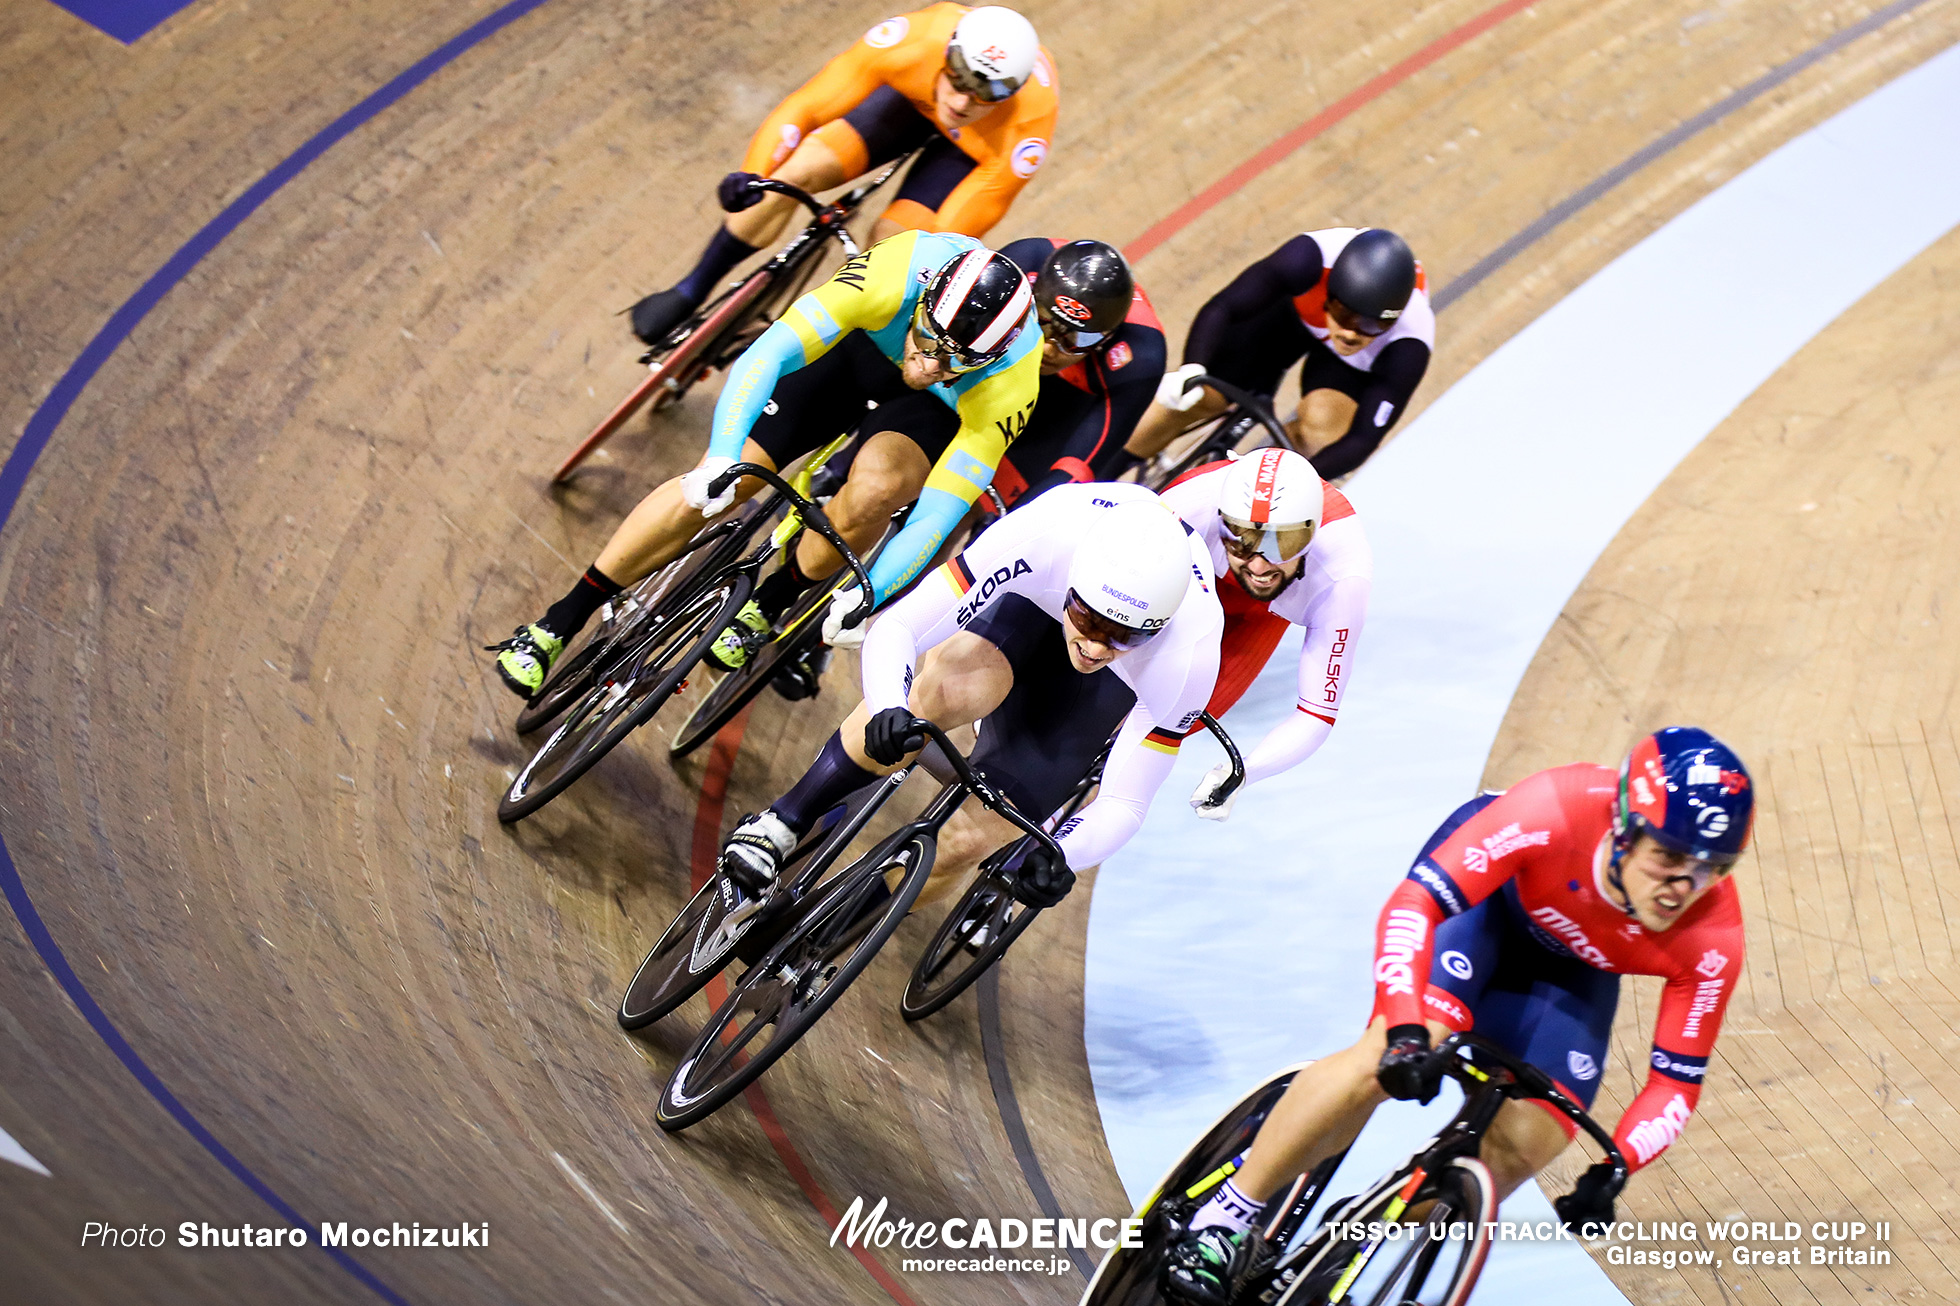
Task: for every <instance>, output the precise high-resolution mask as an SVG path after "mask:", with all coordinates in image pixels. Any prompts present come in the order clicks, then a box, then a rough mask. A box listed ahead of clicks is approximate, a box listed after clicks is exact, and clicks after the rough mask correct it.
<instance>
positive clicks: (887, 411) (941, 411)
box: [864, 369, 960, 467]
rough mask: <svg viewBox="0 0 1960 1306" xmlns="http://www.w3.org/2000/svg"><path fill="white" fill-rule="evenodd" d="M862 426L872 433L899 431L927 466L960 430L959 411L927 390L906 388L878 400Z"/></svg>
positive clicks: (932, 463) (929, 465) (937, 459)
mask: <svg viewBox="0 0 1960 1306" xmlns="http://www.w3.org/2000/svg"><path fill="white" fill-rule="evenodd" d="M894 370H896V369H894ZM864 429H865V430H867V431H869V432H871V433H873V434H874V435H875V434H877V433H879V432H883V431H896V432H898V433H899V434H900V435H903V436H904V437H905V438H907V439H908V440H910V441H911V442H912V443H913V444H916V445H918V446H919V452H920V453H923V454H924V455H925V456H926V466H927V467H932V466H935V465H937V464H938V462H939V456H940V455H941V454H943V453H945V452H946V448H947V446H948V445H950V444H952V443H953V437H954V436H956V435H958V434H959V433H960V415H959V414H958V413H956V412H954V411H953V409H952V408H951V407H950V406H949V405H948V404H947V403H946V401H945V400H943V399H941V398H940V397H939V396H938V395H936V394H934V393H933V392H932V391H930V390H906V391H904V392H903V393H901V394H898V395H896V396H894V397H892V398H891V399H887V400H881V401H880V402H879V404H878V411H877V412H875V413H872V414H871V415H869V416H868V417H866V418H865V419H864Z"/></svg>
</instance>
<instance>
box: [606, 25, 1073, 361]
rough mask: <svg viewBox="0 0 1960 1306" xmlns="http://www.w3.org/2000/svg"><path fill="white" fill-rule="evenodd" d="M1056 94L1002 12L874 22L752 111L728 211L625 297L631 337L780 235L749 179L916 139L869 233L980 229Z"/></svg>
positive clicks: (724, 202) (845, 177) (822, 177)
mask: <svg viewBox="0 0 1960 1306" xmlns="http://www.w3.org/2000/svg"><path fill="white" fill-rule="evenodd" d="M1059 103H1060V96H1059V91H1058V88H1057V85H1056V78H1055V64H1054V60H1053V59H1052V58H1051V57H1050V56H1049V54H1048V52H1047V51H1046V50H1044V49H1042V48H1041V44H1040V41H1039V40H1038V39H1037V38H1036V36H1035V32H1034V26H1033V25H1032V24H1031V23H1029V22H1028V20H1027V19H1025V18H1023V17H1022V16H1021V15H1020V14H1017V13H1015V12H1014V11H1013V10H1012V9H1004V8H1002V7H1000V6H998V5H983V6H981V7H980V8H977V9H969V8H968V7H967V6H965V5H960V4H952V3H949V2H942V3H940V4H935V5H930V6H928V7H927V8H924V9H921V10H918V11H917V12H915V13H910V14H900V15H899V16H898V17H896V18H887V19H886V20H885V21H884V22H882V23H879V24H878V25H877V26H876V27H874V28H872V29H871V30H870V31H868V32H866V33H865V34H864V38H863V39H862V40H860V41H858V42H857V43H856V44H854V45H853V46H851V48H850V49H848V50H846V51H845V52H844V53H842V54H840V55H838V56H837V57H836V58H835V59H832V60H831V61H830V62H829V63H827V64H825V65H824V67H823V70H822V71H821V72H819V73H818V74H817V75H816V76H815V77H812V78H811V79H810V80H809V81H807V82H805V83H804V84H803V85H802V86H801V87H799V88H798V89H797V90H796V91H795V92H794V93H793V94H792V95H791V96H790V97H789V98H788V99H787V100H784V101H783V102H782V103H781V104H780V105H778V106H777V107H776V111H775V112H774V113H772V114H770V115H769V117H768V118H766V119H765V120H764V121H763V123H762V126H761V127H760V128H759V129H758V130H757V131H756V134H755V137H754V139H752V140H751V141H750V142H749V150H748V154H747V155H746V156H745V157H744V158H743V160H742V170H741V171H739V172H731V173H729V174H728V175H727V176H726V177H724V178H722V181H721V185H720V187H719V188H718V190H717V196H718V198H719V199H720V201H721V206H722V208H723V209H725V210H727V211H728V214H729V217H728V220H727V221H726V222H724V223H723V224H722V226H721V229H720V230H718V231H717V232H715V235H714V239H713V240H711V241H709V242H708V247H707V249H706V250H704V251H703V252H702V254H701V258H700V261H699V262H697V263H696V264H695V266H694V270H693V271H692V272H690V273H688V274H687V276H685V277H683V278H681V280H680V281H679V282H678V283H676V284H675V285H674V286H672V287H671V288H669V289H667V290H662V291H657V292H655V293H654V294H651V295H648V296H647V297H646V298H645V299H642V300H641V301H640V302H639V303H637V304H635V305H634V306H633V331H634V334H636V335H638V336H639V337H640V339H642V340H644V341H646V342H647V343H648V344H652V343H654V342H656V341H658V340H659V339H660V338H661V337H662V336H665V335H666V334H667V333H668V332H669V331H671V330H673V329H674V328H675V327H676V326H678V325H679V324H680V323H681V322H682V321H684V320H685V319H686V318H687V316H688V314H690V313H692V312H693V311H694V310H695V309H696V308H698V307H699V306H700V305H701V302H702V301H703V300H705V299H706V298H707V297H708V296H709V294H710V293H712V292H713V290H714V287H715V283H716V282H718V281H720V280H721V279H722V278H723V277H725V276H727V275H728V274H729V273H730V272H732V271H733V270H734V269H735V268H736V267H737V266H738V265H740V264H741V262H742V261H743V260H744V259H746V258H748V257H749V256H750V255H751V254H754V253H756V252H757V251H758V250H760V249H762V248H764V247H765V246H767V245H770V244H772V243H774V242H775V240H776V238H777V237H778V236H780V235H781V234H782V230H783V227H784V226H785V225H786V224H787V223H788V222H789V219H790V216H791V214H792V213H794V212H795V210H796V202H795V201H794V200H791V199H789V198H788V197H787V196H783V195H776V194H773V193H771V192H767V191H760V190H756V189H755V188H754V186H753V183H754V182H755V181H756V180H758V179H759V178H762V177H773V178H775V179H777V180H779V181H786V182H789V183H791V184H793V185H796V186H799V187H801V188H802V189H804V190H806V191H810V192H812V193H816V192H819V191H826V190H831V189H834V188H835V187H838V186H841V185H843V184H844V183H845V182H848V181H850V180H852V179H853V178H856V177H860V176H863V175H864V174H865V173H867V172H870V171H871V170H872V169H874V168H877V167H881V166H883V165H884V164H886V163H889V162H890V161H891V160H893V159H896V158H900V157H903V156H904V155H905V154H907V153H908V152H910V151H911V150H913V149H918V148H919V147H921V146H923V147H924V148H923V149H922V150H921V152H920V154H919V157H918V158H917V159H916V160H914V162H913V164H912V167H911V169H910V171H908V172H907V173H906V176H905V181H904V183H903V184H902V185H901V186H900V188H899V192H898V195H897V197H896V198H894V199H893V200H892V202H891V204H890V205H888V206H887V207H886V209H885V212H884V214H883V215H882V216H881V217H880V218H879V219H878V223H877V226H876V227H875V228H873V230H872V233H871V238H872V241H878V240H883V239H884V238H885V237H886V236H889V235H891V234H893V233H894V232H899V231H906V230H911V229H917V230H921V231H951V232H958V233H960V234H962V235H967V236H976V237H977V236H984V235H985V234H986V233H987V231H988V230H989V229H990V228H991V227H992V226H993V225H994V224H995V223H996V222H998V221H1000V219H1001V217H1002V216H1003V215H1004V214H1006V212H1007V209H1008V206H1009V205H1011V204H1012V203H1013V202H1014V197H1015V196H1016V195H1018V194H1020V192H1021V188H1022V187H1023V186H1025V185H1027V184H1028V179H1029V178H1031V177H1033V176H1034V174H1035V171H1036V170H1037V169H1039V168H1040V167H1041V165H1042V162H1043V161H1044V160H1045V159H1046V158H1047V157H1048V144H1049V141H1050V140H1051V139H1053V137H1054V132H1055V115H1056V111H1057V107H1058V105H1059Z"/></svg>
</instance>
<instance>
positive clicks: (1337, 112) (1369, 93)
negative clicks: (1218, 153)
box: [1123, 0, 1537, 263]
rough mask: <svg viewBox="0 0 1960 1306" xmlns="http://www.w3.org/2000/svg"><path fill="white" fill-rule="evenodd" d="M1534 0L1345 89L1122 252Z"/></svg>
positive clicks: (1207, 207)
mask: <svg viewBox="0 0 1960 1306" xmlns="http://www.w3.org/2000/svg"><path fill="white" fill-rule="evenodd" d="M1535 3H1537V0H1504V3H1503V4H1500V5H1496V6H1494V7H1493V8H1490V9H1486V10H1485V11H1484V12H1483V13H1481V14H1478V15H1477V16H1476V17H1475V18H1472V19H1471V20H1470V21H1469V22H1467V23H1465V24H1464V25H1463V26H1461V27H1459V28H1457V29H1456V30H1455V31H1453V32H1450V33H1448V34H1447V35H1445V36H1440V37H1438V38H1437V39H1436V40H1434V41H1431V42H1430V43H1429V44H1428V45H1426V46H1424V47H1423V48H1422V49H1420V50H1418V51H1416V52H1415V53H1414V54H1412V55H1410V56H1409V57H1408V58H1407V59H1404V60H1403V61H1402V62H1401V63H1399V64H1396V65H1395V66H1394V67H1393V68H1391V69H1389V70H1388V71H1387V72H1385V73H1383V74H1381V75H1380V76H1379V77H1376V78H1374V79H1373V80H1371V81H1368V82H1365V83H1363V84H1362V85H1361V86H1360V87H1358V88H1356V89H1355V90H1352V91H1349V92H1348V93H1347V94H1346V95H1344V96H1342V97H1341V98H1340V99H1338V100H1336V101H1334V103H1332V104H1330V105H1328V106H1327V107H1326V108H1325V109H1322V110H1321V111H1320V112H1319V113H1317V114H1315V115H1314V116H1313V117H1311V118H1309V119H1307V120H1306V121H1305V122H1303V123H1301V124H1300V125H1299V126H1298V127H1295V128H1294V129H1293V130H1292V131H1290V132H1288V133H1286V135H1284V136H1282V137H1280V138H1279V139H1278V140H1276V141H1274V142H1273V143H1272V144H1271V145H1268V146H1267V147H1266V148H1265V149H1263V150H1261V151H1259V153H1257V154H1255V155H1253V156H1252V157H1251V158H1249V159H1247V160H1246V161H1245V162H1244V163H1241V164H1240V165H1239V166H1238V167H1236V168H1234V169H1232V170H1231V171H1230V172H1228V173H1226V174H1225V175H1224V176H1223V177H1220V178H1219V179H1218V180H1217V181H1215V182H1213V183H1212V184H1211V185H1209V186H1207V187H1205V188H1204V189H1203V190H1201V191H1199V192H1198V193H1197V194H1196V195H1194V196H1192V197H1191V198H1190V199H1188V200H1186V201H1185V202H1184V203H1183V204H1182V205H1180V206H1179V207H1178V208H1177V210H1176V211H1174V212H1173V213H1172V214H1171V215H1170V216H1169V217H1167V218H1165V219H1163V220H1162V221H1160V222H1159V223H1157V225H1156V226H1154V227H1152V228H1150V230H1148V231H1146V232H1144V233H1143V234H1142V235H1141V236H1138V237H1137V238H1136V239H1135V240H1133V241H1131V242H1130V245H1129V248H1127V249H1125V250H1124V251H1123V253H1124V254H1125V255H1126V256H1128V258H1129V260H1130V261H1131V262H1132V263H1134V262H1136V261H1137V260H1138V259H1141V258H1145V257H1147V256H1148V255H1150V254H1151V253H1153V252H1154V251H1155V250H1156V249H1157V247H1158V246H1159V245H1162V244H1163V243H1164V242H1165V241H1167V240H1169V239H1170V238H1171V237H1172V236H1175V235H1176V234H1177V233H1178V232H1180V231H1182V230H1184V229H1185V228H1186V227H1188V226H1190V225H1191V224H1192V223H1193V222H1196V221H1197V220H1198V219H1199V218H1200V217H1202V216H1204V215H1205V214H1206V213H1208V212H1210V211H1211V210H1212V209H1213V208H1215V207H1217V206H1218V205H1219V204H1221V203H1223V202H1224V201H1225V200H1226V199H1227V198H1229V197H1230V196H1232V195H1233V194H1235V193H1237V192H1238V191H1239V190H1240V189H1242V188H1243V187H1244V186H1245V184H1246V183H1247V182H1249V181H1251V180H1252V179H1253V178H1254V177H1257V176H1258V175H1259V174H1260V173H1262V172H1264V171H1266V170H1267V169H1268V168H1270V167H1272V166H1273V165H1274V164H1276V163H1278V162H1279V161H1280V160H1281V159H1284V158H1285V157H1286V156H1287V155H1289V154H1291V153H1293V151H1295V150H1297V149H1299V148H1300V147H1301V146H1302V145H1305V144H1306V143H1307V142H1308V141H1310V140H1312V139H1313V138H1314V137H1316V136H1318V135H1320V134H1321V133H1322V132H1324V131H1326V130H1327V129H1328V128H1329V127H1332V126H1333V125H1334V124H1335V123H1337V122H1339V121H1341V120H1342V119H1343V118H1345V117H1347V116H1348V115H1349V114H1351V113H1353V112H1354V111H1355V110H1356V109H1359V108H1360V107H1361V106H1362V105H1364V104H1367V103H1368V102H1369V101H1370V100H1373V99H1376V98H1377V97H1379V96H1381V95H1382V94H1383V93H1384V92H1386V91H1388V90H1389V89H1390V88H1392V87H1394V86H1396V85H1398V84H1399V83H1401V82H1404V81H1407V80H1408V79H1409V78H1410V77H1413V76H1414V75H1415V74H1417V73H1419V72H1421V71H1422V70H1423V69H1425V68H1427V67H1428V66H1429V65H1430V64H1433V63H1435V62H1436V61H1437V60H1438V59H1441V58H1442V57H1443V56H1444V55H1446V54H1448V53H1449V52H1450V51H1452V50H1454V49H1456V48H1457V47H1458V46H1460V45H1462V44H1464V43H1465V42H1467V41H1470V40H1473V39H1475V38H1476V37H1479V36H1481V35H1483V34H1484V33H1485V32H1488V31H1489V30H1490V29H1491V28H1493V27H1495V26H1497V25H1498V24H1499V23H1501V22H1503V21H1504V20H1505V19H1507V18H1509V17H1511V16H1512V15H1513V14H1515V13H1517V12H1518V11H1519V10H1522V9H1528V8H1530V7H1531V6H1532V5H1533V4H1535Z"/></svg>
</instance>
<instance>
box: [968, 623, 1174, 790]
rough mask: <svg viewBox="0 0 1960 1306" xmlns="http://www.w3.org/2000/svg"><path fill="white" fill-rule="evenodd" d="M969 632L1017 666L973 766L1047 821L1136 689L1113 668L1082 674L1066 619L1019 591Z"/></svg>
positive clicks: (985, 726) (982, 729)
mask: <svg viewBox="0 0 1960 1306" xmlns="http://www.w3.org/2000/svg"><path fill="white" fill-rule="evenodd" d="M967 630H968V631H969V632H970V633H972V634H975V635H978V636H980V637H981V638H982V639H985V640H987V641H988V642H989V643H992V644H993V645H994V646H995V647H996V648H998V649H1000V651H1001V653H1002V654H1003V655H1004V656H1005V657H1006V658H1007V662H1008V665H1009V666H1011V667H1013V668H1014V687H1013V688H1012V689H1010V690H1008V691H1007V697H1006V698H1005V699H1003V700H1002V702H1001V705H1000V706H999V707H997V708H995V709H994V710H993V711H992V712H991V713H989V714H988V715H987V717H986V718H985V719H984V720H983V721H981V723H980V726H979V733H980V742H979V743H978V744H976V745H975V746H974V750H973V763H974V765H975V766H977V767H979V768H980V769H981V770H982V771H985V772H986V773H987V777H988V778H989V779H990V780H992V781H994V783H995V784H997V785H998V786H1000V788H1001V789H1002V790H1003V791H1004V792H1005V793H1006V794H1007V796H1008V797H1009V798H1010V799H1012V800H1013V802H1014V805H1015V806H1016V807H1018V808H1019V809H1020V810H1021V812H1022V814H1023V815H1026V816H1030V817H1033V818H1035V819H1037V820H1040V819H1042V818H1044V817H1047V816H1048V815H1049V814H1051V813H1052V812H1054V811H1055V810H1056V809H1057V808H1059V807H1061V805H1062V804H1063V803H1065V802H1067V801H1068V798H1069V795H1070V794H1072V793H1074V792H1075V787H1076V785H1077V784H1079V783H1080V782H1081V780H1082V777H1083V776H1084V775H1085V774H1087V772H1088V770H1089V768H1090V767H1091V766H1092V765H1094V763H1095V760H1096V757H1097V755H1098V754H1099V753H1101V752H1102V748H1103V745H1104V744H1106V743H1108V742H1109V737H1110V735H1112V734H1114V733H1115V731H1116V727H1117V726H1118V725H1119V724H1121V723H1122V720H1123V718H1124V716H1125V715H1127V714H1128V712H1129V710H1130V709H1131V708H1132V707H1134V706H1136V692H1135V691H1134V690H1132V689H1131V688H1130V687H1129V686H1128V685H1126V684H1124V683H1123V682H1122V681H1121V680H1119V679H1118V678H1117V676H1116V673H1115V672H1114V671H1111V670H1110V669H1109V668H1108V667H1104V668H1103V669H1102V670H1100V671H1097V672H1094V673H1092V674H1090V675H1086V676H1085V675H1083V674H1082V673H1081V672H1080V671H1077V670H1076V669H1075V667H1074V665H1073V664H1072V663H1070V662H1069V658H1068V647H1067V644H1066V643H1065V642H1064V637H1063V635H1062V625H1061V623H1060V622H1059V621H1056V620H1055V619H1054V618H1053V617H1051V616H1049V615H1048V614H1047V613H1045V612H1043V611H1042V610H1041V609H1040V608H1038V607H1036V606H1035V605H1034V603H1032V602H1031V601H1029V600H1028V599H1024V598H1022V597H1021V596H1020V595H1018V594H1009V595H1006V596H1004V597H1002V598H1001V599H999V600H997V601H996V602H995V603H994V604H993V605H992V606H991V607H988V608H987V609H985V610H984V611H982V612H981V614H980V615H979V616H978V617H976V618H974V620H973V622H972V623H971V624H970V625H968V626H967Z"/></svg>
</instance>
